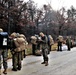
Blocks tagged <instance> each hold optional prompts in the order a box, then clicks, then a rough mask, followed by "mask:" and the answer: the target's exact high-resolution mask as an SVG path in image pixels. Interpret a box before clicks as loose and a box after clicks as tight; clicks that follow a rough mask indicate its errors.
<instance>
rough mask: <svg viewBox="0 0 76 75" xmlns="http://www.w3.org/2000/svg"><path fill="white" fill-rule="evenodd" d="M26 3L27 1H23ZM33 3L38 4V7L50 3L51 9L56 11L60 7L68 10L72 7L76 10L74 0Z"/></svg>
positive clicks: (75, 0) (36, 0)
mask: <svg viewBox="0 0 76 75" xmlns="http://www.w3.org/2000/svg"><path fill="white" fill-rule="evenodd" d="M24 1H28V0H24ZM33 1H34V2H35V3H38V7H40V6H42V5H43V4H48V3H51V6H52V8H53V9H55V10H58V9H60V8H61V7H65V8H66V9H67V8H70V7H71V5H73V6H74V7H75V8H76V0H33Z"/></svg>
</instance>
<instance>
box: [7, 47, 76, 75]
mask: <svg viewBox="0 0 76 75" xmlns="http://www.w3.org/2000/svg"><path fill="white" fill-rule="evenodd" d="M48 56H49V65H48V66H45V65H43V64H41V62H42V56H27V57H26V58H25V59H24V60H23V62H22V64H23V65H22V66H23V67H22V70H21V71H17V72H14V71H11V68H12V63H11V60H9V61H8V67H9V69H8V74H7V75H76V48H73V49H72V50H71V51H62V52H56V51H52V52H51V53H50V55H48Z"/></svg>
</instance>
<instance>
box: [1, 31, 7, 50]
mask: <svg viewBox="0 0 76 75" xmlns="http://www.w3.org/2000/svg"><path fill="white" fill-rule="evenodd" d="M7 41H8V33H7V32H0V48H2V49H4V48H7V46H8V42H7Z"/></svg>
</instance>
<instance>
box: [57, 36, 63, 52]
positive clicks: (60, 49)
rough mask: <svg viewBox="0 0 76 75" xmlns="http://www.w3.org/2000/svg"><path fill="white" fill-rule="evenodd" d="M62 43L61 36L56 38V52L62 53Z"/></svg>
mask: <svg viewBox="0 0 76 75" xmlns="http://www.w3.org/2000/svg"><path fill="white" fill-rule="evenodd" d="M62 42H63V36H61V35H59V37H58V50H57V51H62Z"/></svg>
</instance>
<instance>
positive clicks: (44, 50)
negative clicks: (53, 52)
mask: <svg viewBox="0 0 76 75" xmlns="http://www.w3.org/2000/svg"><path fill="white" fill-rule="evenodd" d="M40 36H41V44H42V54H43V59H44V63H45V66H47V65H48V43H47V42H48V39H47V36H46V35H44V34H43V33H40Z"/></svg>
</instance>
